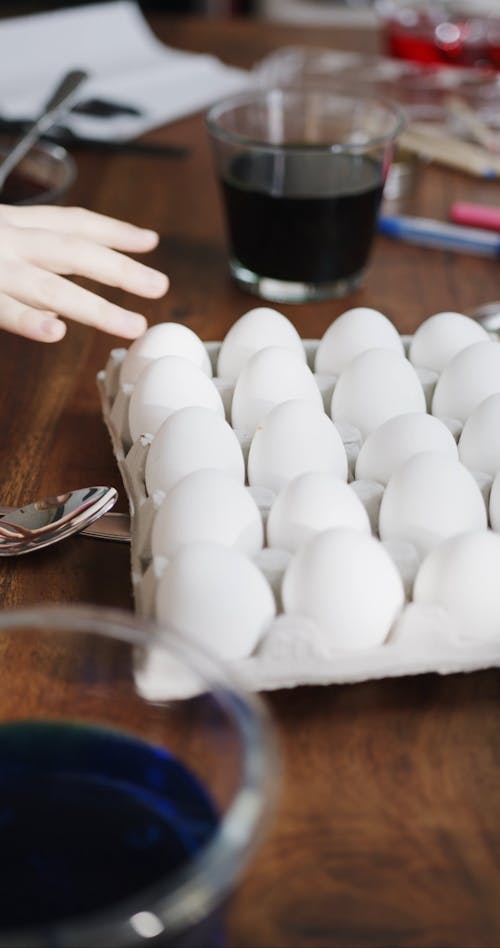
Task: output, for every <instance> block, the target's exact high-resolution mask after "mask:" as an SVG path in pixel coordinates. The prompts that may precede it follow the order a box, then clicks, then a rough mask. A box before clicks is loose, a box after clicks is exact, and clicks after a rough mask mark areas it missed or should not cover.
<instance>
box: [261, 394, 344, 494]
mask: <svg viewBox="0 0 500 948" xmlns="http://www.w3.org/2000/svg"><path fill="white" fill-rule="evenodd" d="M305 471H329V472H330V473H333V474H337V475H338V476H339V477H341V478H342V479H343V480H344V481H345V480H347V455H346V451H345V448H344V445H343V443H342V438H341V437H340V434H339V432H338V431H337V429H336V427H335V425H334V423H333V421H332V420H331V418H329V417H328V415H326V414H325V412H324V411H320V410H319V409H318V407H317V406H316V405H314V404H312V403H311V402H308V401H305V400H303V399H290V400H289V401H287V402H282V403H281V404H279V405H275V407H274V408H272V409H271V411H270V412H268V414H267V415H266V416H265V418H264V419H263V421H261V423H260V424H259V425H258V426H257V429H256V431H255V433H254V435H253V438H252V441H251V444H250V450H249V453H248V482H249V484H250V485H251V486H252V487H268V488H269V489H270V490H273V491H278V490H280V488H281V487H283V485H284V484H286V483H287V482H288V481H290V480H291V479H292V478H293V477H296V476H297V475H298V474H302V473H303V472H305Z"/></svg>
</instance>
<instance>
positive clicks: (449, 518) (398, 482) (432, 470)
mask: <svg viewBox="0 0 500 948" xmlns="http://www.w3.org/2000/svg"><path fill="white" fill-rule="evenodd" d="M486 527H487V516H486V507H485V504H484V500H483V497H482V494H481V491H480V489H479V487H478V485H477V482H476V480H475V479H474V477H473V476H472V474H471V473H470V471H468V470H467V468H466V467H464V465H463V464H461V463H460V461H457V460H454V458H452V457H449V456H448V455H446V454H443V453H442V452H438V451H422V452H421V453H420V454H415V455H413V457H410V458H409V459H408V460H407V461H405V462H404V464H402V465H400V467H398V468H397V470H396V471H395V472H394V474H393V475H392V477H391V478H390V480H389V483H388V484H387V487H386V489H385V491H384V496H383V497H382V503H381V505H380V512H379V533H380V538H381V539H382V540H407V541H408V542H410V543H413V545H414V546H415V547H416V548H417V550H418V552H419V554H420V556H426V554H427V553H429V551H430V550H431V549H433V547H435V546H436V545H437V544H438V543H440V542H441V541H442V540H445V539H446V538H447V537H450V536H454V535H455V534H457V533H462V532H464V531H465V530H485V529H486Z"/></svg>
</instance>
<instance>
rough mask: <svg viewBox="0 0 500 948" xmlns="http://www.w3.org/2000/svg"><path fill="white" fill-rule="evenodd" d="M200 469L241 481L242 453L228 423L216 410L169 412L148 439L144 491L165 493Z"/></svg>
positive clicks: (196, 409)
mask: <svg viewBox="0 0 500 948" xmlns="http://www.w3.org/2000/svg"><path fill="white" fill-rule="evenodd" d="M201 468H216V469H218V470H221V471H225V472H226V473H227V474H231V475H232V476H233V477H234V478H236V480H237V481H239V482H240V483H241V484H243V483H244V480H245V462H244V459H243V452H242V450H241V445H240V443H239V441H238V438H237V437H236V435H235V433H234V431H233V429H232V428H231V426H230V425H229V424H228V422H227V421H226V420H225V419H224V418H222V417H221V416H220V415H219V414H218V413H217V412H215V411H211V410H210V409H209V408H202V407H201V406H199V405H189V406H188V407H187V408H179V409H178V411H174V412H173V413H172V414H171V415H169V416H168V418H167V419H166V420H165V421H164V422H163V424H162V425H161V426H160V428H159V429H158V431H157V432H156V434H155V436H154V438H153V440H152V442H151V445H150V447H149V451H148V453H147V456H146V466H145V481H146V489H147V492H148V494H149V495H150V496H151V495H152V494H153V493H154V492H155V491H156V490H162V491H165V493H166V492H167V491H168V490H170V488H171V487H174V485H175V484H177V482H178V481H180V480H181V478H182V477H185V475H186V474H191V472H192V471H196V470H200V469H201Z"/></svg>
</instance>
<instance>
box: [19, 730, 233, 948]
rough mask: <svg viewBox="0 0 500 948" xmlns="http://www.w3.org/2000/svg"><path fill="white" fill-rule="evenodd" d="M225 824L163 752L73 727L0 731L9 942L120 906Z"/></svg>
mask: <svg viewBox="0 0 500 948" xmlns="http://www.w3.org/2000/svg"><path fill="white" fill-rule="evenodd" d="M216 826H217V815H216V812H215V809H214V806H213V804H212V803H211V801H210V799H209V798H208V796H207V794H206V793H205V791H204V790H203V788H202V786H201V784H200V783H199V782H198V781H197V780H196V778H195V777H194V776H193V775H192V774H191V773H189V771H188V770H186V768H185V767H184V766H183V765H182V764H180V763H179V761H178V760H176V759H175V758H174V757H172V756H171V755H169V754H168V752H166V751H164V750H163V749H160V748H154V747H152V746H150V745H148V744H146V743H143V742H140V741H137V740H136V739H135V738H132V737H128V736H126V735H123V734H120V733H119V732H113V731H107V730H104V729H102V730H101V729H98V728H90V727H86V726H79V725H72V724H59V723H49V722H38V721H36V722H34V721H26V722H16V723H14V724H6V725H2V726H0V858H1V860H2V866H3V870H2V873H1V885H0V938H4V937H6V934H7V931H8V930H9V929H13V928H20V929H25V928H32V927H43V926H46V925H48V924H52V923H54V922H57V921H58V920H65V919H68V918H72V917H74V916H85V915H88V914H89V913H93V912H96V911H101V910H107V909H109V908H112V907H113V906H114V905H116V904H117V903H119V902H121V901H122V900H124V899H128V898H131V897H133V896H134V895H136V894H137V893H140V892H141V890H144V889H146V888H147V887H148V886H151V885H155V884H156V883H159V882H161V881H162V880H164V879H165V878H166V877H168V876H169V874H171V873H173V872H175V870H177V869H179V867H181V866H182V865H183V864H184V863H186V861H187V860H189V858H190V857H191V856H192V854H194V853H196V851H197V850H199V849H200V847H201V846H203V845H204V844H205V843H206V842H207V841H208V840H209V839H210V837H211V836H212V835H213V833H214V830H215V828H216ZM139 906H140V908H139V909H137V910H141V908H142V909H147V908H148V905H147V902H146V903H145V904H144V905H142V906H141V902H140V899H139ZM165 943H166V942H165ZM204 943H205V942H204ZM207 943H208V942H207ZM155 944H156V941H155Z"/></svg>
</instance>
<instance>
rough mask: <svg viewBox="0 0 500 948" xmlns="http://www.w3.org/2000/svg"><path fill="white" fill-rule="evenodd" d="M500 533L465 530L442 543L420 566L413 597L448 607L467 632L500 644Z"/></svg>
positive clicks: (416, 600) (459, 625) (459, 627)
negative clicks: (499, 581)
mask: <svg viewBox="0 0 500 948" xmlns="http://www.w3.org/2000/svg"><path fill="white" fill-rule="evenodd" d="M499 576H500V536H498V534H496V533H493V532H492V531H491V530H484V531H480V532H471V533H463V534H461V535H460V536H456V537H451V538H450V539H448V540H445V541H444V542H443V543H441V544H440V545H439V546H438V547H436V549H435V550H433V551H432V553H429V555H428V556H427V557H426V558H425V560H424V561H423V563H422V564H421V565H420V568H419V570H418V573H417V576H416V579H415V584H414V589H413V599H414V601H415V602H424V603H429V604H434V605H439V606H442V607H443V608H444V609H446V610H447V611H448V613H449V614H450V615H451V616H452V617H453V619H454V620H455V622H456V623H457V627H458V629H460V631H461V633H462V635H464V636H465V637H466V638H470V639H478V640H480V641H483V642H500V596H499V595H498V577H499Z"/></svg>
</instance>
